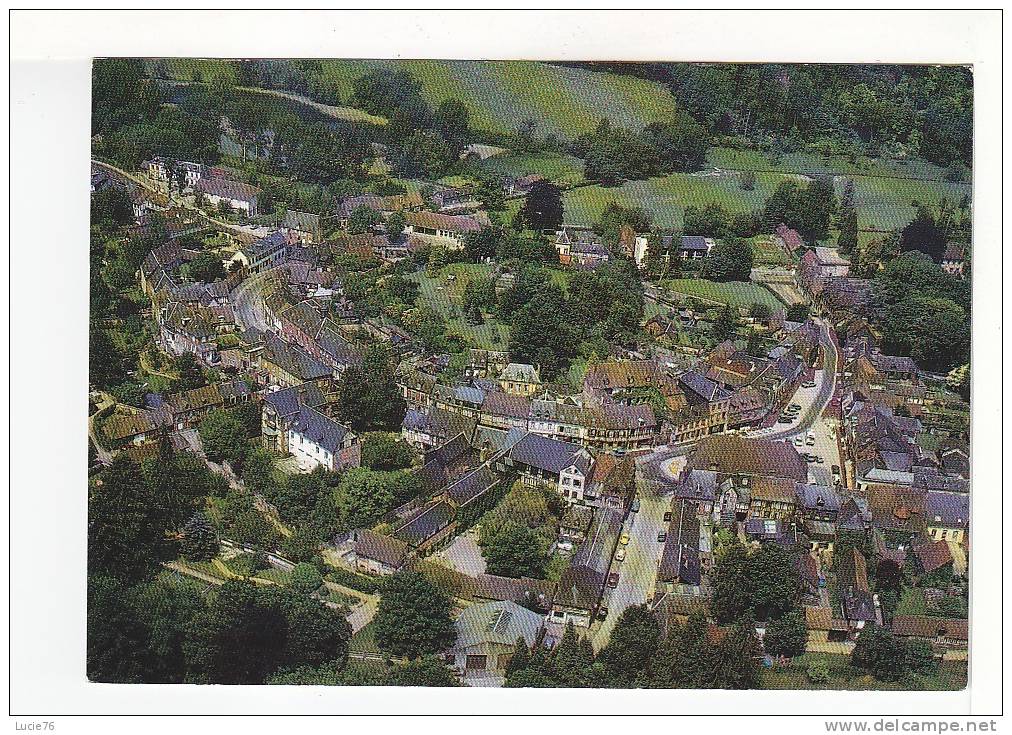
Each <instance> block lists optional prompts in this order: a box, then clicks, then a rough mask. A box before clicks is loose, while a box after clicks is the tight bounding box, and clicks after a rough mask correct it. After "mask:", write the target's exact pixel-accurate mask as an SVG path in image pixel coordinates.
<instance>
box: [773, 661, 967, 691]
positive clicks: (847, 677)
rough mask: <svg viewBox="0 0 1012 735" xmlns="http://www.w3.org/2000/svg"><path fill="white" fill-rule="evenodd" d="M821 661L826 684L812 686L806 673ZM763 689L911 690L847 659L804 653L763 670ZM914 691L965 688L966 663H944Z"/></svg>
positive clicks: (919, 682) (919, 679)
mask: <svg viewBox="0 0 1012 735" xmlns="http://www.w3.org/2000/svg"><path fill="white" fill-rule="evenodd" d="M817 660H823V661H825V662H826V663H827V664H828V665H829V681H827V682H824V683H821V684H813V683H812V682H811V681H809V680H808V676H807V674H806V671H807V670H808V667H809V666H811V665H812V664H813V663H814V662H815V661H817ZM762 682H763V683H762V686H763V689H847V690H889V691H904V690H907V689H909V688H910V685H909V684H904V683H903V682H890V681H879V680H877V679H875V678H874V677H872V676H870V675H868V674H865V673H864V672H862V671H861V670H859V669H854V668H853V667H851V665H850V657H849V656H840V655H834V654H830V653H806V654H804V655H802V656H799V657H798V658H796V659H794V660H793V661H791V662H790V663H789V664H787V665H786V666H774V667H772V668H769V669H763V674H762ZM917 683H918V684H919V686H916V688H917V689H923V690H927V691H952V690H957V689H962V688H964V687H965V686H966V663H965V662H961V661H944V662H942V664H941V666H939V668H938V671H937V672H935V673H934V674H932V675H930V676H922V677H918V678H917Z"/></svg>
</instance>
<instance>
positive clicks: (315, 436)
mask: <svg viewBox="0 0 1012 735" xmlns="http://www.w3.org/2000/svg"><path fill="white" fill-rule="evenodd" d="M287 437H288V451H289V452H290V453H291V454H292V455H293V456H294V457H295V459H296V460H297V461H298V463H299V467H300V468H301V469H303V470H312V469H315V468H316V467H324V468H326V469H328V470H330V471H332V472H337V471H339V470H344V469H348V468H351V467H358V466H359V464H361V461H362V447H361V445H360V444H359V441H358V436H357V435H356V434H354V433H353V432H352V431H351V429H349V428H348V427H346V426H344V425H343V424H341V423H338V422H337V421H336V420H334V419H332V418H331V417H330V416H327V415H326V414H324V413H321V412H320V411H319V410H317V409H315V408H313V407H311V406H304V407H302V408H301V409H300V410H299V412H298V414H296V415H295V416H293V417H292V419H291V420H290V421H289V424H288V432H287Z"/></svg>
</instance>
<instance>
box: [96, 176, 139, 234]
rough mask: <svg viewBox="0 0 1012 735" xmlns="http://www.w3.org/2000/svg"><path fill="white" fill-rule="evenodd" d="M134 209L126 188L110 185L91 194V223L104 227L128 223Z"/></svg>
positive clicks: (132, 216) (120, 225)
mask: <svg viewBox="0 0 1012 735" xmlns="http://www.w3.org/2000/svg"><path fill="white" fill-rule="evenodd" d="M133 218H134V211H133V205H132V204H131V202H130V195H129V194H127V192H126V189H122V188H120V187H118V186H110V187H108V188H106V189H103V190H102V191H96V192H95V193H94V194H92V195H91V223H92V224H93V225H100V226H102V227H104V228H106V229H109V230H111V229H114V228H116V227H122V226H124V225H128V224H130V223H131V222H132V221H133Z"/></svg>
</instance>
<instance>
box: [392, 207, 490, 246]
mask: <svg viewBox="0 0 1012 735" xmlns="http://www.w3.org/2000/svg"><path fill="white" fill-rule="evenodd" d="M404 222H405V226H404V234H405V235H408V236H410V237H412V238H417V239H420V240H422V241H423V242H425V243H427V244H429V245H442V246H444V247H448V248H450V249H453V250H459V249H461V248H463V247H464V238H465V237H466V236H467V235H469V234H470V233H472V232H477V231H478V230H480V229H481V228H482V223H481V222H480V221H479V220H478V219H477V218H475V217H470V216H464V215H459V216H458V215H452V214H441V213H438V212H425V211H421V212H405V214H404Z"/></svg>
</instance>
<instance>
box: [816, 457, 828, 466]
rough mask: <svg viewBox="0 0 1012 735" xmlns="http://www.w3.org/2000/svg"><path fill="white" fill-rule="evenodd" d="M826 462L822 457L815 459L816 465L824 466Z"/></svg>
mask: <svg viewBox="0 0 1012 735" xmlns="http://www.w3.org/2000/svg"><path fill="white" fill-rule="evenodd" d="M825 461H826V460H824V459H823V458H822V457H816V458H815V463H816V464H823V463H824V462H825Z"/></svg>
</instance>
